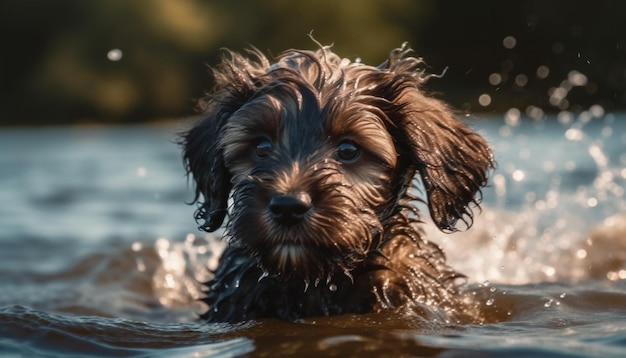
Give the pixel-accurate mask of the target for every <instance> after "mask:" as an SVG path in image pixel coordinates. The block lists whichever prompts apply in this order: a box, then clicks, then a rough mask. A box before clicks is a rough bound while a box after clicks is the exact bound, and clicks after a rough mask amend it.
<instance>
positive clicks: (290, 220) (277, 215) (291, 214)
mask: <svg viewBox="0 0 626 358" xmlns="http://www.w3.org/2000/svg"><path fill="white" fill-rule="evenodd" d="M311 207H312V205H311V197H310V196H309V194H307V193H305V192H299V193H296V194H293V195H287V194H276V195H274V196H272V198H271V199H270V203H269V209H270V212H271V213H272V217H273V218H274V220H275V221H276V222H277V223H279V224H281V225H286V226H291V225H295V224H297V223H298V222H300V221H301V220H302V219H303V218H304V216H305V215H306V213H307V212H308V211H309V210H311Z"/></svg>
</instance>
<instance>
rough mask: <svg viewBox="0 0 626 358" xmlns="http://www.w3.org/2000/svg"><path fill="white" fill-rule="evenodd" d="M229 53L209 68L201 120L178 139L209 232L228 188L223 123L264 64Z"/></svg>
mask: <svg viewBox="0 0 626 358" xmlns="http://www.w3.org/2000/svg"><path fill="white" fill-rule="evenodd" d="M228 54H229V55H230V57H229V58H225V59H223V61H222V63H221V64H220V65H219V66H218V67H217V68H215V69H212V73H213V77H214V78H215V86H214V90H213V91H212V93H211V94H209V95H207V96H206V97H205V98H204V99H202V100H201V101H200V104H199V109H200V112H201V119H200V121H199V122H198V123H197V124H196V125H195V126H194V127H192V128H191V129H190V130H189V131H187V132H186V133H183V134H182V136H181V137H182V139H181V141H180V143H181V145H182V146H183V161H184V163H185V168H186V170H187V174H188V175H191V176H192V177H193V179H194V181H195V184H196V192H195V197H194V200H193V202H195V203H197V204H198V210H197V211H196V214H195V218H196V221H198V223H199V224H200V227H199V228H200V229H202V230H205V231H209V232H212V231H215V230H217V229H218V228H219V227H220V226H221V225H222V223H223V221H224V217H225V216H226V213H227V211H228V207H227V205H228V196H229V194H230V190H231V177H230V173H229V171H228V169H227V168H226V165H225V163H224V155H223V148H222V145H221V142H222V139H221V138H222V135H223V133H222V132H223V128H224V125H225V124H226V123H227V122H228V119H229V118H230V116H231V115H232V114H233V113H234V112H235V111H237V109H239V108H240V107H241V106H242V105H243V104H244V103H246V101H247V100H248V99H249V98H250V97H251V96H252V95H253V93H254V90H255V85H254V82H253V80H254V72H258V70H259V69H260V68H262V67H263V66H265V64H266V60H265V59H264V58H260V57H259V62H258V63H253V62H249V61H248V60H246V59H244V58H243V57H241V56H240V55H238V54H235V53H231V52H228ZM255 54H257V53H255ZM257 55H259V56H262V55H260V54H257ZM264 61H265V62H264Z"/></svg>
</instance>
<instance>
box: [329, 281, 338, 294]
mask: <svg viewBox="0 0 626 358" xmlns="http://www.w3.org/2000/svg"><path fill="white" fill-rule="evenodd" d="M328 289H329V290H330V291H332V292H335V291H337V285H335V284H334V283H331V284H330V285H328Z"/></svg>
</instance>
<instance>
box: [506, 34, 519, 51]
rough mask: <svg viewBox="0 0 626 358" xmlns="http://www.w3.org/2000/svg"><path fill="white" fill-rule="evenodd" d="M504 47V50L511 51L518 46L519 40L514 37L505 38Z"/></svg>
mask: <svg viewBox="0 0 626 358" xmlns="http://www.w3.org/2000/svg"><path fill="white" fill-rule="evenodd" d="M502 45H503V46H504V48H506V49H509V50H510V49H512V48H514V47H515V45H517V40H516V39H515V37H513V36H507V37H505V38H504V40H502Z"/></svg>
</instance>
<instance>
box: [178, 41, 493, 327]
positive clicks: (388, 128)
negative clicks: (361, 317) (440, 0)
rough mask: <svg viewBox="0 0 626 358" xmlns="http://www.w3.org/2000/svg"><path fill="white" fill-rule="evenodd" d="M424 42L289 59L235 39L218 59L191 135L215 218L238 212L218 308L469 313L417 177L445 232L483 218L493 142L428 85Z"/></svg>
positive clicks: (278, 312)
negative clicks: (370, 53) (422, 206)
mask: <svg viewBox="0 0 626 358" xmlns="http://www.w3.org/2000/svg"><path fill="white" fill-rule="evenodd" d="M409 52H410V50H408V49H407V48H406V47H405V46H403V47H402V48H399V49H395V50H393V51H392V52H391V54H390V56H389V58H388V59H387V61H385V62H384V63H383V64H382V65H380V66H378V67H372V66H367V65H364V64H361V63H358V62H350V61H349V60H347V59H342V58H340V57H338V56H337V55H336V54H334V53H333V52H331V50H330V49H329V48H328V47H322V48H320V49H319V50H317V51H314V52H313V51H300V50H292V51H288V52H286V53H284V54H283V55H282V56H280V57H279V58H278V60H277V62H276V63H274V64H270V62H269V61H268V60H267V58H266V57H265V56H263V55H262V54H261V53H259V52H258V51H256V50H251V51H249V52H248V53H249V55H250V57H251V58H250V59H247V58H244V57H243V56H241V55H239V54H236V53H232V52H229V53H228V56H227V57H226V58H225V59H224V60H223V62H222V63H221V64H220V65H219V66H218V67H217V68H215V69H214V70H213V73H214V77H215V81H216V84H215V87H214V89H213V91H212V92H211V93H210V94H209V95H207V96H206V97H205V98H204V100H203V101H201V104H200V105H201V110H202V117H203V118H202V119H201V121H200V122H198V123H197V124H196V125H195V126H194V127H193V128H192V129H190V130H189V131H188V132H187V133H185V134H184V135H183V139H182V145H183V147H184V160H185V164H186V167H187V171H188V172H189V173H190V174H191V175H192V176H193V178H194V180H195V183H196V201H197V203H198V207H199V208H198V211H197V214H196V219H197V220H198V221H199V222H200V224H201V226H200V228H201V229H204V230H206V231H214V230H216V229H218V228H219V227H220V226H221V225H222V223H223V221H224V218H225V216H226V215H228V216H229V220H228V225H227V230H226V237H227V239H228V241H229V247H228V248H227V249H226V251H225V252H224V254H223V256H222V258H221V261H220V265H219V267H218V269H217V271H216V272H215V277H214V279H213V280H212V281H211V282H209V283H208V286H209V290H208V291H207V297H206V298H205V299H204V300H205V301H206V303H208V305H209V310H208V312H206V313H205V314H204V315H203V317H204V318H206V319H208V320H209V321H228V322H236V321H241V320H247V319H255V318H262V317H275V318H284V319H292V320H293V319H298V318H302V317H308V316H318V315H337V314H343V313H363V312H372V311H380V310H384V309H400V308H409V309H410V312H415V314H417V315H420V316H424V317H428V318H436V317H440V318H442V319H444V320H449V319H453V320H456V319H460V317H463V316H467V315H468V314H469V313H468V312H467V311H468V306H467V304H466V303H467V302H465V301H464V298H463V295H461V294H460V293H459V290H458V284H459V283H458V282H455V281H457V280H455V279H456V278H459V277H463V276H462V275H460V274H458V273H457V272H455V271H454V270H453V269H451V268H450V267H449V266H447V265H446V263H445V256H444V254H443V252H442V251H441V249H440V248H439V247H438V246H437V245H435V244H433V243H431V242H429V241H427V240H426V239H425V238H424V235H423V232H422V231H421V230H420V228H419V227H418V226H419V223H420V219H419V212H418V210H417V208H416V207H415V206H414V205H413V204H415V201H416V200H420V199H419V198H418V197H416V196H415V193H416V192H417V190H415V189H414V177H415V176H416V174H419V177H420V178H421V181H422V183H423V186H424V188H425V193H426V195H427V198H424V199H423V200H424V201H426V202H427V204H428V208H429V211H430V215H431V217H432V218H433V220H434V222H435V224H437V225H438V226H439V228H440V229H442V230H444V231H454V230H455V224H456V223H457V221H458V220H461V221H462V222H463V223H464V224H465V227H469V226H470V225H471V223H472V210H471V208H470V207H469V206H468V205H470V204H474V205H478V200H477V199H476V198H475V195H476V194H479V193H480V189H481V187H482V186H484V185H485V184H486V181H487V174H488V171H489V169H490V168H492V167H493V161H492V154H491V151H490V149H489V147H488V145H487V144H486V143H485V141H484V140H483V138H481V137H480V136H479V135H478V134H476V133H474V132H473V131H471V130H470V129H468V128H467V127H466V126H465V125H464V124H462V123H461V122H460V121H458V120H457V119H455V118H454V116H453V115H452V114H451V113H450V111H449V110H448V109H447V108H446V106H445V105H444V104H443V103H441V102H440V101H438V100H436V99H433V98H429V97H426V96H425V95H424V93H423V92H422V90H421V87H422V84H423V83H424V82H425V81H426V80H427V79H428V78H429V76H428V75H425V74H424V71H423V70H422V69H421V66H422V61H421V60H420V59H417V58H414V57H408V56H407V55H408V54H409ZM229 199H230V200H232V204H231V205H230V206H229V204H228V203H229Z"/></svg>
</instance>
